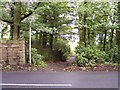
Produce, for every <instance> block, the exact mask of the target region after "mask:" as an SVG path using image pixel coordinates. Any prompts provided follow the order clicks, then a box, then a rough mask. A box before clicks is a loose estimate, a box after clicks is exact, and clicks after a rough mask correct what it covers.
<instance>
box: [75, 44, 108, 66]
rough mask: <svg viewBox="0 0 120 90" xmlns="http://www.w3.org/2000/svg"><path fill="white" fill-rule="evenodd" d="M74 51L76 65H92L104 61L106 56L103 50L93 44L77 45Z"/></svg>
mask: <svg viewBox="0 0 120 90" xmlns="http://www.w3.org/2000/svg"><path fill="white" fill-rule="evenodd" d="M75 52H76V62H77V64H78V66H88V65H90V66H94V65H95V64H96V63H102V62H104V61H105V59H106V57H107V55H106V53H105V52H104V51H100V50H99V49H98V48H97V47H95V46H88V47H84V46H78V47H76V51H75Z"/></svg>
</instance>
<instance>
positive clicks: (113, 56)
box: [106, 46, 119, 63]
mask: <svg viewBox="0 0 120 90" xmlns="http://www.w3.org/2000/svg"><path fill="white" fill-rule="evenodd" d="M106 54H107V55H108V58H107V59H106V61H107V62H112V63H118V61H119V56H118V48H117V46H114V47H113V48H112V49H108V50H106Z"/></svg>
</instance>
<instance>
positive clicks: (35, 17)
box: [0, 0, 120, 66]
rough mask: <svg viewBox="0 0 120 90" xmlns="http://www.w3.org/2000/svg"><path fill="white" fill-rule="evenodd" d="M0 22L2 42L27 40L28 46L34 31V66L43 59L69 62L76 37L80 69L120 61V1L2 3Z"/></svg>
mask: <svg viewBox="0 0 120 90" xmlns="http://www.w3.org/2000/svg"><path fill="white" fill-rule="evenodd" d="M31 19H32V22H31V25H30V21H31ZM0 23H1V24H0V25H1V27H2V28H1V30H2V31H1V39H4V38H5V37H8V36H9V39H12V40H14V39H17V40H18V39H25V41H26V43H27V44H26V47H28V46H29V45H28V44H29V43H28V41H29V40H28V39H29V34H28V32H29V29H30V28H31V29H32V34H31V35H32V47H33V48H36V49H37V50H36V49H33V51H32V56H33V58H32V60H33V64H34V65H42V64H44V62H43V60H42V59H43V56H44V59H45V60H52V59H54V60H57V58H58V59H60V60H62V61H65V60H66V59H67V58H68V56H69V54H70V47H69V45H68V41H69V40H70V39H71V36H72V35H78V37H79V42H78V46H77V48H76V51H75V52H76V61H77V64H78V65H79V66H95V65H96V64H97V63H107V64H108V63H118V62H120V2H98V0H97V1H96V2H94V3H93V2H87V1H86V0H83V1H81V2H76V1H75V2H31V3H30V2H26V3H25V2H0ZM9 28H10V29H9ZM73 29H77V30H78V32H76V33H74V32H72V30H73ZM65 35H67V36H66V37H65ZM7 39H8V38H7ZM75 40H76V39H75ZM26 51H27V55H28V53H29V52H28V50H26ZM37 51H38V53H39V54H40V55H39V54H38V53H37ZM41 55H42V56H41ZM27 59H28V58H27Z"/></svg>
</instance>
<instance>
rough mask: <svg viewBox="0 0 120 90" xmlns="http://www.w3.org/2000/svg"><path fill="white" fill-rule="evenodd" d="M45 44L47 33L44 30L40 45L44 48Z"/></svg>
mask: <svg viewBox="0 0 120 90" xmlns="http://www.w3.org/2000/svg"><path fill="white" fill-rule="evenodd" d="M46 45H47V33H46V32H44V33H43V37H42V46H43V47H44V48H45V47H46Z"/></svg>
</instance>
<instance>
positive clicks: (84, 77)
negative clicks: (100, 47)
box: [1, 71, 118, 88]
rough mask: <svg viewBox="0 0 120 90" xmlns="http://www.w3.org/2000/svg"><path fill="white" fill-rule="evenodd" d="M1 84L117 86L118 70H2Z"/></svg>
mask: <svg viewBox="0 0 120 90" xmlns="http://www.w3.org/2000/svg"><path fill="white" fill-rule="evenodd" d="M10 84H11V85H10ZM1 85H2V88H25V87H29V88H118V72H69V73H68V72H50V73H47V72H46V73H44V72H39V71H36V72H25V71H24V72H23V71H21V72H20V71H19V72H2V83H1Z"/></svg>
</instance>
